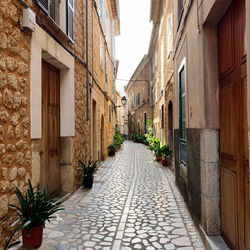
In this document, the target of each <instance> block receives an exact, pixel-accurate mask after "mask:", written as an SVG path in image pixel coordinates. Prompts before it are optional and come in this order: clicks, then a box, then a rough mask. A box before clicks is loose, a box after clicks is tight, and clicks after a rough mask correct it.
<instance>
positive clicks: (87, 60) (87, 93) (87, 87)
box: [86, 0, 89, 121]
mask: <svg viewBox="0 0 250 250" xmlns="http://www.w3.org/2000/svg"><path fill="white" fill-rule="evenodd" d="M88 38H89V37H88V0H86V99H87V103H86V121H89V41H88Z"/></svg>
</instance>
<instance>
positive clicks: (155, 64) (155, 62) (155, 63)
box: [154, 49, 157, 68]
mask: <svg viewBox="0 0 250 250" xmlns="http://www.w3.org/2000/svg"><path fill="white" fill-rule="evenodd" d="M156 66H157V49H156V51H155V61H154V67H155V68H156Z"/></svg>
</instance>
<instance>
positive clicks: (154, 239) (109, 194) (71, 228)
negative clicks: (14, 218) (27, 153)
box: [40, 141, 205, 250]
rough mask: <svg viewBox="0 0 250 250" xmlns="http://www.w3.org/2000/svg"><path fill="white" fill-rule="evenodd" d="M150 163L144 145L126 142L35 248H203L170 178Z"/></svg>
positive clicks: (68, 204)
mask: <svg viewBox="0 0 250 250" xmlns="http://www.w3.org/2000/svg"><path fill="white" fill-rule="evenodd" d="M153 160H154V158H153V156H152V154H151V152H150V151H149V150H148V149H147V147H146V146H144V145H141V144H137V143H132V142H127V141H126V142H125V143H124V145H123V146H122V148H121V150H120V152H118V153H117V154H116V157H114V158H109V159H108V160H106V161H105V162H103V163H102V164H101V166H100V167H99V168H98V170H97V172H96V174H95V182H94V186H93V188H92V189H91V190H85V189H79V190H77V191H76V192H75V193H74V194H73V195H72V196H71V197H70V198H69V199H68V200H67V201H66V202H64V208H65V211H62V212H60V213H59V216H60V218H61V220H54V221H52V223H50V224H47V225H46V229H45V231H44V239H43V247H41V248H40V249H56V250H68V249H71V250H78V249H79V250H81V249H84V250H91V249H103V250H108V249H114V250H116V249H117V250H118V249H121V250H130V249H147V250H154V249H180V250H181V249H182V250H189V249H197V250H201V249H205V248H204V245H203V243H202V241H201V239H200V236H199V233H198V232H197V230H196V228H195V226H194V224H193V222H192V219H191V217H190V215H189V213H188V210H187V209H186V206H185V203H184V201H183V199H182V197H181V195H180V193H179V191H178V189H177V187H176V186H175V183H174V176H173V174H172V173H171V171H170V170H169V169H168V168H167V167H161V166H160V164H158V163H156V162H153Z"/></svg>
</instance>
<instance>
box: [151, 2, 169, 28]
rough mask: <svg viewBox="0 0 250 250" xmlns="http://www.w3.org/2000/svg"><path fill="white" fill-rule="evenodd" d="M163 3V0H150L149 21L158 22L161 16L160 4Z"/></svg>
mask: <svg viewBox="0 0 250 250" xmlns="http://www.w3.org/2000/svg"><path fill="white" fill-rule="evenodd" d="M164 3H165V0H151V6H150V21H153V23H154V24H155V23H158V22H159V21H160V19H161V16H162V10H163V8H162V6H163V4H164Z"/></svg>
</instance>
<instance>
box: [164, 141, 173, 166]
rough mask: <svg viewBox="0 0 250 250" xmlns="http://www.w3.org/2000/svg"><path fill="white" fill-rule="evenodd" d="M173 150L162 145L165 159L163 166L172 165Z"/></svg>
mask: <svg viewBox="0 0 250 250" xmlns="http://www.w3.org/2000/svg"><path fill="white" fill-rule="evenodd" d="M171 153H172V152H171V151H170V149H169V146H168V145H167V146H166V145H163V146H162V154H163V159H162V161H161V163H162V166H169V165H170V157H171Z"/></svg>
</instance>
